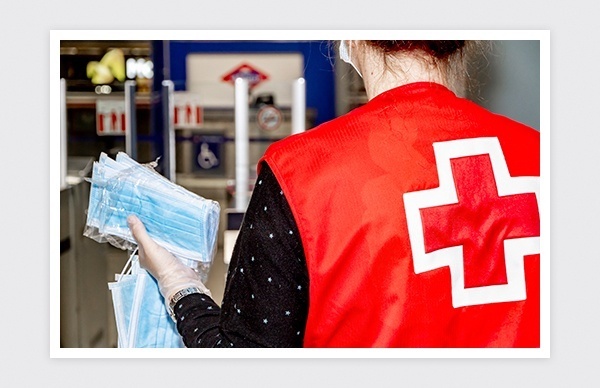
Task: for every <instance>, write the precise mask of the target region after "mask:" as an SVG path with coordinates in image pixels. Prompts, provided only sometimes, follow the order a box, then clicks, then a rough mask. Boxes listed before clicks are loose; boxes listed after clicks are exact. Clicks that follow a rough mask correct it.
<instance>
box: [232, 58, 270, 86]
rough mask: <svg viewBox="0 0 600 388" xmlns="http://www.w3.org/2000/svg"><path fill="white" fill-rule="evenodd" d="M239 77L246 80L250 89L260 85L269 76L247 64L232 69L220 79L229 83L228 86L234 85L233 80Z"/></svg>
mask: <svg viewBox="0 0 600 388" xmlns="http://www.w3.org/2000/svg"><path fill="white" fill-rule="evenodd" d="M238 77H241V78H244V79H247V80H248V85H249V87H250V89H252V88H253V87H255V86H256V85H258V84H260V83H261V82H262V81H265V80H267V79H269V76H268V75H266V74H264V73H262V72H260V71H259V70H256V69H255V68H253V67H252V66H250V65H249V64H247V63H243V64H241V65H239V66H238V67H236V68H235V69H233V70H232V71H231V72H229V73H227V74H225V75H224V76H223V77H222V78H221V79H222V80H223V81H224V82H229V83H230V84H233V83H235V79H236V78H238Z"/></svg>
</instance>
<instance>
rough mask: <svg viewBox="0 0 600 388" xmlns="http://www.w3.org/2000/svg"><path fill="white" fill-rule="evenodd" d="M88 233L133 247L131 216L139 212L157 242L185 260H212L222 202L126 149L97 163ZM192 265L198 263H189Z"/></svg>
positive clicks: (88, 235)
mask: <svg viewBox="0 0 600 388" xmlns="http://www.w3.org/2000/svg"><path fill="white" fill-rule="evenodd" d="M91 183H92V187H91V190H90V201H89V206H88V215H87V222H86V230H85V231H84V235H85V236H87V237H90V238H92V239H94V240H96V241H99V242H106V241H108V242H109V243H111V244H112V245H114V246H117V247H119V248H122V249H133V248H134V247H135V244H136V242H135V239H134V238H133V235H132V234H131V231H130V229H129V227H128V225H127V217H128V216H129V215H130V214H135V215H136V216H137V217H138V218H139V219H140V220H141V221H142V223H144V225H145V226H146V229H147V231H148V234H149V235H150V237H152V238H153V239H154V240H155V241H156V242H157V243H158V244H159V245H161V246H163V247H164V248H165V249H167V250H168V251H169V252H171V253H172V254H173V255H175V256H176V257H178V258H180V259H181V260H182V261H186V264H188V265H190V264H192V263H193V262H200V263H210V262H212V259H213V257H214V253H215V250H216V242H217V241H216V240H217V230H218V223H219V211H220V207H219V204H218V202H216V201H211V200H207V199H204V198H202V197H200V196H198V195H196V194H194V193H192V192H190V191H188V190H186V189H185V188H183V187H181V186H179V185H176V184H174V183H173V182H171V181H169V180H168V179H166V178H165V177H163V176H162V175H160V174H158V173H157V172H156V171H154V170H153V169H151V168H150V167H148V166H143V165H140V164H139V163H137V162H136V161H134V160H133V159H131V158H129V157H128V156H127V155H126V154H124V153H119V154H118V155H117V160H116V161H115V160H112V159H110V158H109V157H107V156H106V154H104V153H103V154H101V156H100V159H99V162H97V163H94V166H93V171H92V179H91ZM190 266H194V265H190Z"/></svg>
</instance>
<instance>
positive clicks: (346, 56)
mask: <svg viewBox="0 0 600 388" xmlns="http://www.w3.org/2000/svg"><path fill="white" fill-rule="evenodd" d="M340 59H341V60H342V61H344V62H346V63H349V64H350V65H351V66H352V67H353V68H354V70H356V72H357V73H358V75H360V78H362V74H360V70H358V67H356V65H355V64H354V62H352V55H351V53H350V45H349V44H348V41H346V40H340Z"/></svg>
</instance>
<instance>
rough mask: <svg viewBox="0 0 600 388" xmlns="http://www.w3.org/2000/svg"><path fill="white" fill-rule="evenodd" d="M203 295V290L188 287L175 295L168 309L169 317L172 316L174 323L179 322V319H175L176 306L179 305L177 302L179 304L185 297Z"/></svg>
mask: <svg viewBox="0 0 600 388" xmlns="http://www.w3.org/2000/svg"><path fill="white" fill-rule="evenodd" d="M202 293H203V292H202V289H200V288H199V287H187V288H184V289H182V290H179V291H177V292H176V293H175V294H173V296H172V297H171V300H170V301H169V308H168V309H167V310H168V312H169V315H170V316H171V319H173V321H174V322H176V321H177V318H176V317H175V305H176V304H177V302H179V301H180V300H181V299H183V297H185V296H188V295H191V294H202Z"/></svg>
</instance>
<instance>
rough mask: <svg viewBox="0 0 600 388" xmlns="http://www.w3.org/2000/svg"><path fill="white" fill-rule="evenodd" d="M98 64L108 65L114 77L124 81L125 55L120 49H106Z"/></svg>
mask: <svg viewBox="0 0 600 388" xmlns="http://www.w3.org/2000/svg"><path fill="white" fill-rule="evenodd" d="M100 64H101V65H105V66H106V67H108V69H109V70H110V72H111V73H112V75H113V76H114V77H115V78H116V79H118V80H119V81H121V82H123V81H125V55H124V54H123V51H122V50H121V49H118V48H117V49H112V50H110V51H108V52H107V53H106V54H104V56H103V57H102V59H101V60H100Z"/></svg>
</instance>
